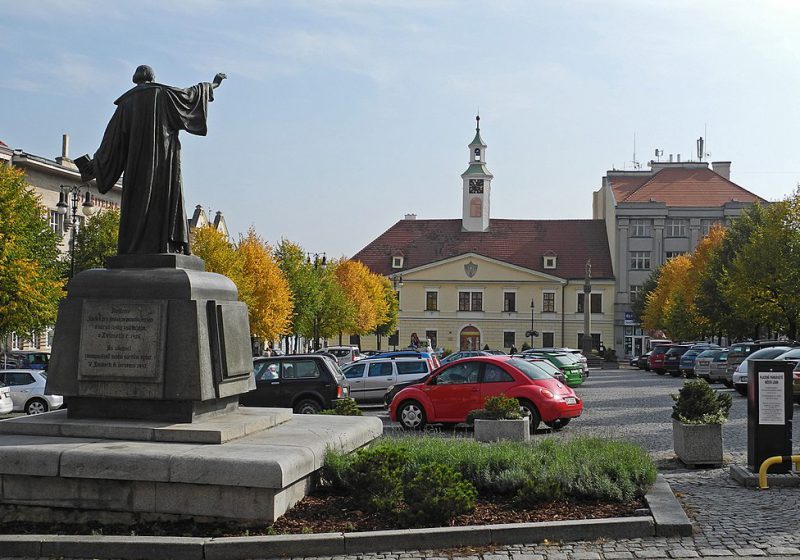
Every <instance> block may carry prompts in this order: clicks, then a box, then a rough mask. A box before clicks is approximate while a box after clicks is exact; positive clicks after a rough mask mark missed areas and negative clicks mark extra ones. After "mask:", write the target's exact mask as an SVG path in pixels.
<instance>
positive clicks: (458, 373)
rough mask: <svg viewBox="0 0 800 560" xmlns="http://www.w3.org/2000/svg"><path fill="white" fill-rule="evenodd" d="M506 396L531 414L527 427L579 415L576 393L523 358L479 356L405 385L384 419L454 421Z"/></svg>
mask: <svg viewBox="0 0 800 560" xmlns="http://www.w3.org/2000/svg"><path fill="white" fill-rule="evenodd" d="M497 395H505V396H507V397H514V398H516V399H518V400H519V403H520V406H521V407H522V408H524V409H526V410H528V411H529V412H530V415H531V431H533V430H535V429H536V428H537V427H538V425H539V422H541V421H544V423H545V424H547V425H548V426H551V427H553V428H556V429H558V428H561V427H563V426H565V425H566V424H567V423H568V422H569V421H570V420H571V419H572V418H575V417H577V416H580V415H581V412H582V410H583V403H582V402H581V399H579V398H578V397H577V395H576V394H575V392H574V391H573V390H572V389H570V388H569V387H567V386H566V385H564V384H563V383H561V382H560V381H558V380H556V379H554V378H553V377H552V376H550V375H549V374H547V373H546V372H545V371H544V370H543V369H541V368H538V367H536V365H535V364H531V363H529V362H527V361H526V360H524V359H522V358H515V357H513V356H479V357H474V358H465V359H463V360H458V361H456V362H452V363H450V364H447V365H445V366H443V367H441V368H440V369H439V370H438V371H436V372H434V373H433V374H432V375H431V376H430V377H429V378H428V379H427V380H426V381H425V382H424V383H420V384H417V385H411V386H409V387H406V388H405V389H403V390H402V391H400V392H399V393H397V395H395V397H394V398H393V399H392V402H391V405H390V406H389V417H390V418H391V419H392V420H393V421H395V422H400V424H401V425H402V426H403V427H404V428H406V429H409V430H418V429H420V428H422V427H424V426H425V424H428V423H431V424H433V423H446V424H457V423H459V422H464V421H465V420H466V419H467V414H468V413H469V412H470V411H471V410H475V409H478V408H483V403H484V401H485V400H486V397H494V396H497Z"/></svg>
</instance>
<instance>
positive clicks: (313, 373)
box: [239, 354, 350, 414]
mask: <svg viewBox="0 0 800 560" xmlns="http://www.w3.org/2000/svg"><path fill="white" fill-rule="evenodd" d="M253 373H254V374H255V379H256V388H255V389H253V390H252V391H249V392H247V393H244V394H243V395H240V396H239V403H240V404H241V405H242V406H275V407H282V408H291V409H292V410H294V411H295V412H296V413H298V414H315V413H317V412H319V411H320V410H322V409H325V408H333V407H334V406H335V404H336V401H337V400H339V399H343V398H347V397H349V396H350V385H349V384H348V383H347V379H345V377H344V375H342V371H341V370H340V369H339V364H338V363H337V362H336V360H335V359H332V358H329V357H328V356H325V355H323V354H292V355H289V356H273V357H271V358H255V359H254V360H253Z"/></svg>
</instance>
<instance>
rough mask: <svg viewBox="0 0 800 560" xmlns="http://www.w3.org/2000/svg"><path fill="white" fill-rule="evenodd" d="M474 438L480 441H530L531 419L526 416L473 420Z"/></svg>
mask: <svg viewBox="0 0 800 560" xmlns="http://www.w3.org/2000/svg"><path fill="white" fill-rule="evenodd" d="M474 431H475V439H476V440H477V441H481V442H487V443H490V442H494V441H530V439H531V419H530V417H528V416H525V417H524V418H520V419H518V420H484V419H479V418H478V419H476V420H475V428H474Z"/></svg>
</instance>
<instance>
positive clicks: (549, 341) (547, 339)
mask: <svg viewBox="0 0 800 560" xmlns="http://www.w3.org/2000/svg"><path fill="white" fill-rule="evenodd" d="M554 346H555V333H551V332H543V333H542V348H553V347H554Z"/></svg>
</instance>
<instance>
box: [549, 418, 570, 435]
mask: <svg viewBox="0 0 800 560" xmlns="http://www.w3.org/2000/svg"><path fill="white" fill-rule="evenodd" d="M570 420H572V418H559V419H557V420H553V421H552V422H545V424H547V425H548V426H550V427H551V428H552V429H553V430H554V431H556V432H557V431H558V430H560V429H561V428H563V427H564V426H566V425H567V424H569V421H570Z"/></svg>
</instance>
